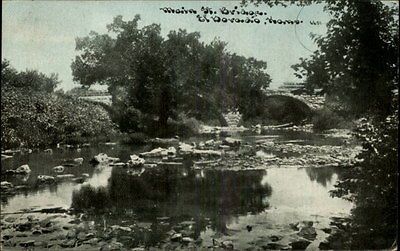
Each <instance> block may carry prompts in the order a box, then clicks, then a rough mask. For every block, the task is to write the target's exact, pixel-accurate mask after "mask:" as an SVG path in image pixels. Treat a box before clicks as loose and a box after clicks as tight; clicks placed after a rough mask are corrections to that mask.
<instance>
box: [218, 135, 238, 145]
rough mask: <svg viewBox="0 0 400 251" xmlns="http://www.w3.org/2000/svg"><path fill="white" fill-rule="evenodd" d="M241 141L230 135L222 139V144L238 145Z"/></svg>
mask: <svg viewBox="0 0 400 251" xmlns="http://www.w3.org/2000/svg"><path fill="white" fill-rule="evenodd" d="M241 143H242V142H241V140H240V139H234V138H231V137H227V138H225V139H224V140H223V141H222V144H223V145H227V146H239V145H240V144H241Z"/></svg>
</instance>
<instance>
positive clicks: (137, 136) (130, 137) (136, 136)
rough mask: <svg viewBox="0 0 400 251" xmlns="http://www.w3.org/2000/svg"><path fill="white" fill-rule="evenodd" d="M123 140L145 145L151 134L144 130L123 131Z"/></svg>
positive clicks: (124, 142) (123, 141)
mask: <svg viewBox="0 0 400 251" xmlns="http://www.w3.org/2000/svg"><path fill="white" fill-rule="evenodd" d="M121 136H122V139H121V142H122V143H123V144H135V145H143V144H146V143H147V142H148V139H149V136H147V135H146V134H145V133H142V132H133V133H123V134H122V135H121Z"/></svg>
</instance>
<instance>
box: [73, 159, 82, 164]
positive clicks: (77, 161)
mask: <svg viewBox="0 0 400 251" xmlns="http://www.w3.org/2000/svg"><path fill="white" fill-rule="evenodd" d="M74 162H75V163H78V164H82V163H83V158H75V159H74Z"/></svg>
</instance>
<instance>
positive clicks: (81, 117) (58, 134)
mask: <svg viewBox="0 0 400 251" xmlns="http://www.w3.org/2000/svg"><path fill="white" fill-rule="evenodd" d="M5 69H6V70H7V71H8V72H9V73H8V75H7V76H4V77H7V78H8V80H7V79H3V75H2V84H4V86H3V87H2V92H1V108H2V109H1V111H2V115H1V144H2V148H10V147H20V146H23V147H45V146H49V145H54V144H57V143H60V142H68V143H74V142H76V141H80V140H88V139H89V138H91V137H94V136H97V135H104V136H105V137H107V135H110V134H112V133H113V130H114V125H113V123H112V122H111V120H110V118H109V115H108V113H107V112H106V111H105V110H104V109H103V108H102V107H100V106H98V105H95V104H92V103H89V102H86V101H83V100H79V99H76V98H72V97H68V96H65V95H62V94H56V93H52V92H49V91H50V90H48V89H47V90H46V89H45V88H42V87H40V86H45V87H46V86H48V85H47V82H46V81H44V83H43V82H41V80H42V79H36V80H35V83H36V84H35V85H34V87H32V86H31V87H32V88H31V87H29V88H28V87H26V86H24V87H19V86H14V85H12V84H10V82H7V81H9V79H16V82H19V83H24V82H23V81H25V78H24V74H20V73H18V72H17V71H15V70H14V69H13V68H11V67H9V66H7V67H5ZM21 75H22V76H23V77H22V79H19V77H21ZM38 75H39V76H44V75H43V74H41V73H38ZM11 83H12V82H11ZM42 84H43V85H42ZM36 87H37V88H36Z"/></svg>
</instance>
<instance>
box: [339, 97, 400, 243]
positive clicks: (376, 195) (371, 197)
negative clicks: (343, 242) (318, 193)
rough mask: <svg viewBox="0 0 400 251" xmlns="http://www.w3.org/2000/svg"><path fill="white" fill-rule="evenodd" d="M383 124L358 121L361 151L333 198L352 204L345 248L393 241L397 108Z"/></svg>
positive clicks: (396, 174) (394, 229)
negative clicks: (343, 199)
mask: <svg viewBox="0 0 400 251" xmlns="http://www.w3.org/2000/svg"><path fill="white" fill-rule="evenodd" d="M395 105H396V108H395V109H396V110H395V111H394V113H393V114H392V115H390V116H388V117H387V118H386V119H384V120H383V121H379V120H378V121H376V120H367V119H364V120H362V121H361V123H360V125H359V126H358V127H357V128H356V130H355V135H356V137H357V138H358V139H359V140H360V141H361V143H362V146H363V151H362V152H361V153H360V154H359V155H358V156H357V158H358V159H360V162H358V163H356V164H354V166H351V167H349V168H348V169H346V170H347V171H346V172H345V173H344V174H343V175H342V177H341V179H340V181H339V182H338V184H337V185H336V190H334V191H333V192H332V194H333V195H334V196H337V197H341V198H345V199H348V200H350V201H352V202H354V204H355V207H354V209H353V210H352V216H351V218H350V220H351V221H350V222H351V224H350V228H349V230H348V232H347V236H348V239H349V240H348V241H347V242H348V243H350V244H349V246H348V247H345V248H349V249H387V248H389V247H391V246H392V244H393V243H394V241H395V240H396V239H397V235H396V234H397V223H398V218H397V213H398V211H397V210H398V198H397V196H398V191H397V188H398V183H397V182H398V180H397V179H398V124H399V118H398V107H397V102H396V103H395Z"/></svg>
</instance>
